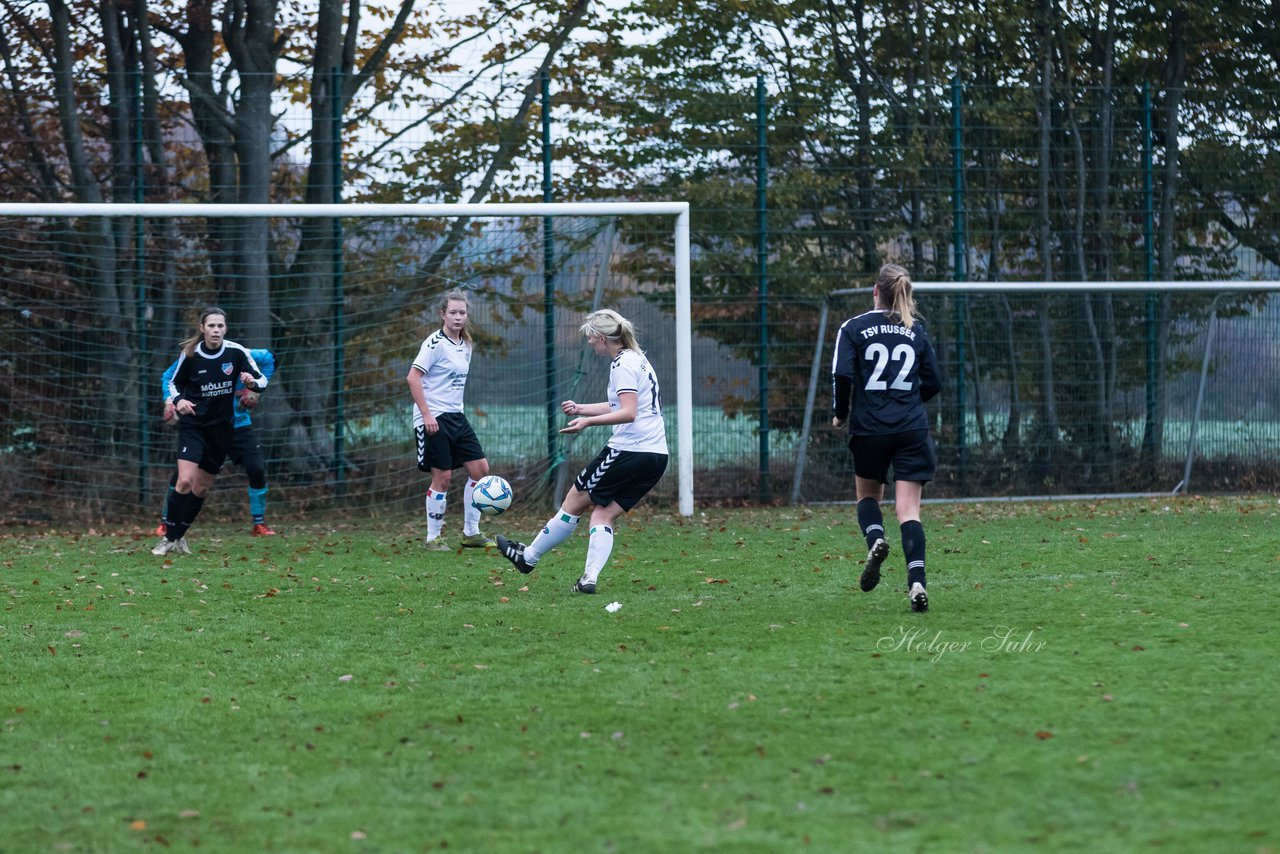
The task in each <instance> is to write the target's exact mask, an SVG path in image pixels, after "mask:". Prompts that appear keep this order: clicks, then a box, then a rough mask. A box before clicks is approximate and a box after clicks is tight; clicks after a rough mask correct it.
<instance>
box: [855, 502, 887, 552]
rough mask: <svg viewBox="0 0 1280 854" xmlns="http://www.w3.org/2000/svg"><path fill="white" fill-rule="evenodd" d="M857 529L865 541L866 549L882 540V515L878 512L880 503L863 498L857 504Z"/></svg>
mask: <svg viewBox="0 0 1280 854" xmlns="http://www.w3.org/2000/svg"><path fill="white" fill-rule="evenodd" d="M858 527H859V528H861V529H862V536H863V537H865V538H866V540H867V548H871V547H872V546H874V545H875V544H876V540H883V539H884V515H883V514H881V512H880V502H879V501H877V500H876V499H874V498H864V499H862V500H861V501H859V502H858Z"/></svg>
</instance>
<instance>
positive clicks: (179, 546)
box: [166, 537, 191, 555]
mask: <svg viewBox="0 0 1280 854" xmlns="http://www.w3.org/2000/svg"><path fill="white" fill-rule="evenodd" d="M166 542H168V541H167V540H166ZM170 551H175V552H177V553H178V554H180V555H189V554H191V546H189V545H187V538H186V537H180V538H179V539H178V541H177V542H176V543H174V544H173V548H172V549H170Z"/></svg>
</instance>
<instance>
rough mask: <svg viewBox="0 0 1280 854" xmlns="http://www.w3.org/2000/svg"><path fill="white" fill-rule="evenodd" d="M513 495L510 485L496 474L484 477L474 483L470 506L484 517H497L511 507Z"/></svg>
mask: <svg viewBox="0 0 1280 854" xmlns="http://www.w3.org/2000/svg"><path fill="white" fill-rule="evenodd" d="M513 498H515V493H513V492H512V491H511V484H509V483H507V482H506V481H505V480H503V479H502V478H500V477H498V476H497V475H496V474H490V475H485V476H484V477H482V478H480V479H479V480H477V481H476V488H475V490H474V491H473V492H472V493H471V503H472V505H473V506H474V507H475V508H476V509H477V510H479V511H480V512H481V513H483V514H484V515H486V516H497V515H498V514H499V513H503V512H505V511H506V509H507V508H508V507H510V506H511V500H512V499H513Z"/></svg>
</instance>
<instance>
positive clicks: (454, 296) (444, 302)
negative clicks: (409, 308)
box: [438, 288, 473, 344]
mask: <svg viewBox="0 0 1280 854" xmlns="http://www.w3.org/2000/svg"><path fill="white" fill-rule="evenodd" d="M451 302H460V303H463V304H464V305H466V307H467V325H466V326H464V327H462V340H463V341H466V342H467V343H468V344H472V343H473V342H472V340H471V300H469V299H467V293H466V291H463V290H461V289H459V288H454V289H453V290H451V291H449V292H448V293H446V294H445V295H444V296H443V297H441V298H440V306H439V309H440V310H439V312H438V314H440V315H442V316H443V315H444V313H445V311H446V310H447V309H448V308H449V303H451Z"/></svg>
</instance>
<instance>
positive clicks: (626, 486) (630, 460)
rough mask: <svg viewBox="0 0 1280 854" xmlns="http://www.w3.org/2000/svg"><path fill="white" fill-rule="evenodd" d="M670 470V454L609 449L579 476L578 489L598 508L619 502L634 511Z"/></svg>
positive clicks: (576, 483)
mask: <svg viewBox="0 0 1280 854" xmlns="http://www.w3.org/2000/svg"><path fill="white" fill-rule="evenodd" d="M666 470H667V455H666V454H653V453H647V452H645V451H619V450H618V449H616V448H610V447H609V446H608V445H605V446H604V448H603V449H602V450H601V451H600V453H598V454H596V458H595V459H594V460H592V461H591V462H590V463H588V464H587V467H586V468H584V469H583V470H582V471H581V472H579V473H578V477H577V478H576V479H575V480H574V486H576V487H578V490H579V491H581V492H585V493H587V495H589V496H591V501H592V503H594V504H598V505H599V506H601V507H608V506H609V505H610V504H612V503H613V502H615V501H616V502H618V506H620V507H621V508H622V509H623V510H630V509H631V508H632V507H635V506H636V504H638V503H639V502H640V499H641V498H644V497H645V495H647V494H648V492H649V490H651V489H653V487H654V485H655V484H656V483H657V482H658V481H659V480H661V479H662V474H663V472H665V471H666Z"/></svg>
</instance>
